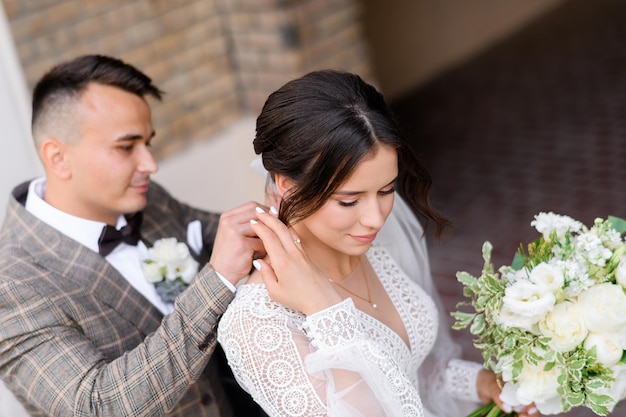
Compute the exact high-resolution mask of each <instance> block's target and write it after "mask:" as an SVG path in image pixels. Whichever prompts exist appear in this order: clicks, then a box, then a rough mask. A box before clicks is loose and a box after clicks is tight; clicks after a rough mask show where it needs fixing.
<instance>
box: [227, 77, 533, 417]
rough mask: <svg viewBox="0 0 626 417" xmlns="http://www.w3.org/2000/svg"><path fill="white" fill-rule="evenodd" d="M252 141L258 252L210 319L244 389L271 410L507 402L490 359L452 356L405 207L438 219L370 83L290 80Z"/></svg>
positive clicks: (396, 411) (450, 410) (431, 411)
mask: <svg viewBox="0 0 626 417" xmlns="http://www.w3.org/2000/svg"><path fill="white" fill-rule="evenodd" d="M254 149H255V152H256V153H257V154H261V156H262V161H263V165H264V167H265V169H266V170H267V171H268V178H269V180H270V183H271V185H272V187H273V190H274V192H275V193H276V195H277V196H279V198H280V205H279V211H278V212H276V211H274V213H273V214H274V215H272V214H270V213H265V212H264V211H263V210H261V209H258V210H257V211H258V212H259V214H258V218H257V219H254V220H251V223H252V225H253V226H252V227H253V230H254V231H255V232H256V233H257V234H258V236H259V237H260V238H261V239H262V240H263V243H264V245H265V247H266V250H267V253H268V258H266V259H263V260H256V261H255V262H254V263H255V267H256V269H257V270H256V271H255V272H254V273H252V274H251V276H250V278H249V280H248V282H247V283H246V284H244V285H242V286H240V287H239V288H238V290H237V294H236V297H235V300H234V301H233V302H232V303H231V304H230V306H229V307H228V309H227V311H226V313H225V314H224V316H223V317H222V319H221V321H220V325H219V331H218V339H219V342H220V343H221V344H222V346H223V348H224V351H225V353H226V356H227V357H228V361H229V364H230V366H231V368H232V369H233V373H234V375H235V377H236V378H237V381H238V382H239V383H240V385H241V386H242V387H243V388H244V389H246V390H247V391H248V392H249V393H250V394H251V395H252V397H253V398H254V400H255V401H257V402H258V403H259V404H260V405H261V406H262V407H263V409H264V410H265V411H266V412H267V413H268V414H269V415H270V416H307V417H309V416H342V417H343V416H441V417H443V416H446V417H459V416H462V415H463V413H464V412H465V413H467V411H468V409H467V404H463V402H462V401H470V402H474V403H473V404H470V410H471V408H472V406H473V407H475V406H476V402H478V401H482V402H488V401H495V402H496V403H497V404H498V405H499V406H500V407H501V408H503V409H504V410H505V411H510V407H509V406H507V405H506V404H502V402H501V401H500V399H499V394H500V388H499V386H498V384H497V381H496V377H495V375H494V374H493V373H492V372H491V371H488V370H485V369H483V368H482V366H480V365H478V364H475V363H470V362H466V361H462V360H459V359H454V357H455V356H456V355H458V350H457V347H456V346H455V345H454V344H453V343H452V341H451V339H450V337H449V335H448V332H447V330H446V328H445V323H446V319H445V316H444V315H443V311H442V309H441V308H440V306H439V305H438V297H437V296H436V290H435V288H434V285H433V284H432V282H431V278H430V272H429V267H428V258H427V254H426V249H425V245H424V240H423V236H422V229H421V226H420V225H419V223H418V222H417V220H416V218H415V216H414V215H413V213H416V214H417V215H418V216H420V218H422V219H423V220H424V221H426V224H428V223H429V222H432V223H434V226H435V228H436V233H437V234H439V233H440V232H441V231H442V230H443V228H444V227H445V226H446V225H447V221H446V220H445V218H443V217H442V216H441V215H440V214H439V213H438V212H437V211H436V210H434V209H433V208H432V207H431V205H430V203H429V199H428V194H429V188H430V177H429V175H428V173H427V172H426V171H425V169H424V168H423V167H422V166H421V165H420V164H419V162H418V161H417V160H416V158H415V157H414V155H413V153H412V152H411V150H410V148H409V147H408V146H407V143H406V142H405V141H404V140H403V139H402V137H401V135H400V133H399V131H398V129H397V128H396V126H395V125H394V123H393V120H392V117H391V115H390V113H389V110H388V108H387V106H386V104H385V102H384V100H383V97H382V95H381V94H380V93H378V92H377V91H376V89H375V88H374V87H372V86H370V85H368V84H366V83H365V82H363V81H362V80H361V78H359V77H358V76H356V75H353V74H349V73H345V72H341V71H331V70H327V71H318V72H314V73H310V74H308V75H306V76H304V77H302V78H299V79H296V80H294V81H291V82H289V83H287V84H286V85H284V86H283V87H281V88H280V89H279V90H277V91H276V92H274V93H273V94H271V95H270V96H269V98H268V100H267V101H266V103H265V106H264V107H263V110H262V112H261V114H260V116H259V117H258V119H257V132H256V138H255V140H254ZM396 191H398V192H399V193H400V194H402V195H403V196H404V197H405V200H406V203H405V201H403V200H402V199H400V198H396V197H395V193H396ZM394 201H395V203H396V206H395V208H394ZM409 207H410V208H409ZM392 209H393V213H394V215H393V216H391V217H390V218H389V222H388V223H387V224H386V225H385V222H386V220H387V219H388V217H389V215H390V213H391V212H392ZM384 225H385V227H383V226H384ZM392 254H393V255H394V257H395V258H394V257H392ZM294 293H299V294H301V296H300V297H298V298H297V299H296V298H294V297H289V296H287V294H294ZM456 400H459V401H456ZM464 405H465V406H466V408H463V406H464ZM533 412H534V413H536V411H535V410H534V409H532V408H531V409H530V410H525V409H524V410H520V416H530V415H536V414H533Z"/></svg>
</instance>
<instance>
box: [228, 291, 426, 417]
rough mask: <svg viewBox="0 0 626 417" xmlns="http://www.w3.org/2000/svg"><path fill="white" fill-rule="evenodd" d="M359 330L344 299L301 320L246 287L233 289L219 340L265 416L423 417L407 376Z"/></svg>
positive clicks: (349, 302)
mask: <svg viewBox="0 0 626 417" xmlns="http://www.w3.org/2000/svg"><path fill="white" fill-rule="evenodd" d="M361 328H362V327H361V325H360V322H359V316H358V314H357V311H356V308H355V307H354V304H353V303H352V300H350V299H348V300H345V301H343V302H341V303H339V304H337V305H335V306H333V307H331V308H329V309H327V310H324V311H322V312H319V313H317V314H314V315H311V316H310V317H308V318H306V317H304V316H303V315H302V314H299V313H297V312H294V311H291V310H288V309H285V308H284V307H282V306H280V305H278V304H276V303H273V302H272V301H271V300H270V299H269V297H268V296H267V291H266V290H265V287H263V286H262V285H258V284H251V285H245V286H243V287H241V288H239V290H238V293H237V297H236V298H235V300H234V301H233V303H232V304H231V305H230V306H229V308H228V310H227V312H226V313H225V314H224V316H223V317H222V320H221V322H220V325H219V331H218V340H219V342H220V343H221V344H222V346H223V347H224V351H225V353H226V356H227V357H228V361H229V364H230V366H231V368H232V369H233V373H234V375H235V377H236V378H237V381H238V382H239V383H240V384H241V386H242V387H243V388H244V389H245V390H246V391H248V392H249V393H250V394H251V395H252V397H253V398H254V400H255V401H256V402H258V403H259V404H260V405H261V406H262V407H263V409H264V410H265V411H266V412H267V413H268V414H269V415H270V416H272V417H274V416H331V417H335V416H337V417H344V416H345V417H349V416H422V409H421V403H420V399H419V396H418V394H417V391H416V390H415V388H414V387H413V386H412V385H411V383H410V381H409V380H408V378H407V377H406V375H405V374H404V373H403V372H402V371H401V370H400V369H399V368H398V366H397V364H396V363H395V362H394V361H393V359H392V358H390V357H388V356H387V355H386V354H385V352H383V351H381V350H380V349H379V348H378V346H377V345H376V343H375V342H374V341H372V340H371V339H370V338H369V337H368V335H367V334H366V333H365V332H363V331H362V330H361Z"/></svg>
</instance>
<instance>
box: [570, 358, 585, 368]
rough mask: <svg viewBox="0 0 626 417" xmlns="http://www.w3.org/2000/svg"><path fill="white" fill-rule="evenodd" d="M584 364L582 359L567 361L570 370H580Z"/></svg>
mask: <svg viewBox="0 0 626 417" xmlns="http://www.w3.org/2000/svg"><path fill="white" fill-rule="evenodd" d="M585 364H586V361H583V360H579V361H572V362H570V363H569V369H570V370H571V371H580V370H581V369H583V368H584V367H585Z"/></svg>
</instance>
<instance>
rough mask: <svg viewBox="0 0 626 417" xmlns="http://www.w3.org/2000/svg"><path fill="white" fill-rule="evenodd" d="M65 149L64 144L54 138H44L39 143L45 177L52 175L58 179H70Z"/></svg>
mask: <svg viewBox="0 0 626 417" xmlns="http://www.w3.org/2000/svg"><path fill="white" fill-rule="evenodd" d="M66 147H67V146H66V145H65V143H63V142H61V141H59V140H57V139H54V138H46V139H45V140H44V141H43V142H42V143H41V147H40V148H39V149H40V152H39V153H40V156H41V161H42V163H43V166H44V167H45V170H46V173H47V175H54V176H56V177H58V178H60V179H68V178H69V177H71V170H70V164H69V160H68V157H67V154H66Z"/></svg>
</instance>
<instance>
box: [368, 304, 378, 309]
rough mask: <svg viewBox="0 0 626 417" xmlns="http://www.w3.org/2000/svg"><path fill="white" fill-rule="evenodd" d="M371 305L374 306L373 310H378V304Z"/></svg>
mask: <svg viewBox="0 0 626 417" xmlns="http://www.w3.org/2000/svg"><path fill="white" fill-rule="evenodd" d="M370 304H371V305H372V308H373V309H374V310H376V309H377V308H378V304H376V303H370Z"/></svg>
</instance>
